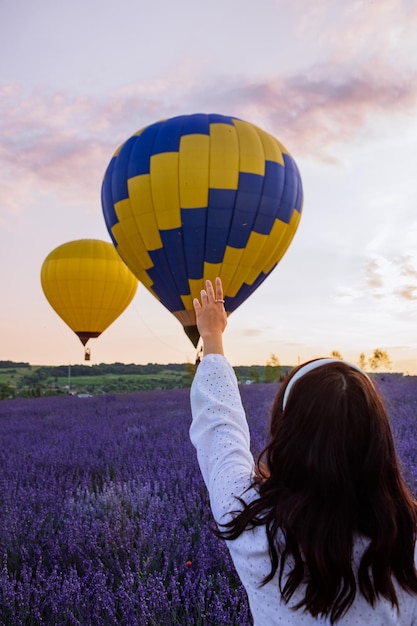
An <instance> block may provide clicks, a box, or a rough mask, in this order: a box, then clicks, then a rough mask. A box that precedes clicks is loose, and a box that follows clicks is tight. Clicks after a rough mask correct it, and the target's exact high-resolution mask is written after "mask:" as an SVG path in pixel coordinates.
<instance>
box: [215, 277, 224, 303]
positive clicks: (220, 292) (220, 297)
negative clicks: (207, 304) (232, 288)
mask: <svg viewBox="0 0 417 626" xmlns="http://www.w3.org/2000/svg"><path fill="white" fill-rule="evenodd" d="M216 300H223V285H222V281H221V278H219V277H217V278H216Z"/></svg>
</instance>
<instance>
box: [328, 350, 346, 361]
mask: <svg viewBox="0 0 417 626" xmlns="http://www.w3.org/2000/svg"><path fill="white" fill-rule="evenodd" d="M330 356H331V358H332V359H340V360H341V361H343V357H342V355H341V354H340V352H339V350H332V351H331V352H330Z"/></svg>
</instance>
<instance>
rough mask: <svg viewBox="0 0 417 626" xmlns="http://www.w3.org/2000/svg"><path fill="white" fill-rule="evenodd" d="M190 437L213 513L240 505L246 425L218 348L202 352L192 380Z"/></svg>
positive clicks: (218, 516)
mask: <svg viewBox="0 0 417 626" xmlns="http://www.w3.org/2000/svg"><path fill="white" fill-rule="evenodd" d="M191 413H192V418H193V421H192V424H191V427H190V438H191V442H192V444H193V445H194V446H195V448H196V450H197V458H198V462H199V465H200V469H201V473H202V475H203V478H204V481H205V483H206V486H207V489H208V492H209V495H210V503H211V508H212V511H213V516H214V519H215V520H216V522H218V523H222V522H223V523H224V522H225V521H227V517H226V518H225V517H224V516H225V515H227V514H228V513H231V512H232V511H236V510H237V509H239V508H241V507H240V505H239V503H238V502H237V500H236V496H241V495H242V494H243V492H244V491H245V490H246V489H247V488H248V487H249V485H250V482H251V478H252V474H253V469H254V461H253V456H252V454H251V452H250V436H249V428H248V424H247V421H246V416H245V411H244V409H243V406H242V401H241V398H240V393H239V388H238V384H237V380H236V376H235V373H234V371H233V368H232V367H231V365H230V364H229V363H228V361H227V360H226V358H225V357H224V356H222V355H220V354H208V355H206V356H205V357H204V358H203V359H202V361H201V363H200V365H199V366H198V369H197V372H196V375H195V377H194V381H193V384H192V386H191Z"/></svg>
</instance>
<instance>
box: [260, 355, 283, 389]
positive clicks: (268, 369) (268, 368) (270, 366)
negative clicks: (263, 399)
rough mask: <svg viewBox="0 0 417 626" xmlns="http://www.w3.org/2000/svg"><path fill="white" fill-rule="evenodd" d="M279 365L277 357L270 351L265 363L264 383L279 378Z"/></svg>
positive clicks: (275, 380) (280, 374)
mask: <svg viewBox="0 0 417 626" xmlns="http://www.w3.org/2000/svg"><path fill="white" fill-rule="evenodd" d="M281 376H282V373H281V365H280V363H279V359H278V357H277V356H276V355H275V354H274V353H272V354H271V356H270V357H269V359H268V361H267V362H266V365H265V375H264V380H265V382H266V383H273V382H277V381H278V380H281Z"/></svg>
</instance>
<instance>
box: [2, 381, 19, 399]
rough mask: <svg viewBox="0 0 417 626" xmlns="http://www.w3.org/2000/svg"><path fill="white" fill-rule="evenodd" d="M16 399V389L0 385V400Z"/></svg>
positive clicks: (4, 384) (6, 384) (5, 384)
mask: <svg viewBox="0 0 417 626" xmlns="http://www.w3.org/2000/svg"><path fill="white" fill-rule="evenodd" d="M15 397H16V389H15V387H12V386H11V385H9V384H8V383H0V400H6V399H8V398H15Z"/></svg>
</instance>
